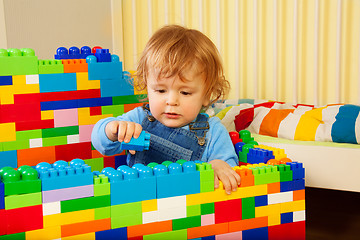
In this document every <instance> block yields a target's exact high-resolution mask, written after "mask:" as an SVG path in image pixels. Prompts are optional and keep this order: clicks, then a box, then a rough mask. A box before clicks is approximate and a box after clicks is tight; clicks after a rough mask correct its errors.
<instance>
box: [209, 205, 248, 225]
mask: <svg viewBox="0 0 360 240" xmlns="http://www.w3.org/2000/svg"><path fill="white" fill-rule="evenodd" d="M214 205H215V224H217V223H224V222H232V221H238V220H241V217H242V210H241V209H242V208H241V199H234V200H228V201H222V202H215V203H214Z"/></svg>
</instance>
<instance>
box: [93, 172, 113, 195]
mask: <svg viewBox="0 0 360 240" xmlns="http://www.w3.org/2000/svg"><path fill="white" fill-rule="evenodd" d="M103 195H110V183H109V178H108V177H106V176H105V175H103V174H100V175H99V176H98V177H94V196H103Z"/></svg>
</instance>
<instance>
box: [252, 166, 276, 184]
mask: <svg viewBox="0 0 360 240" xmlns="http://www.w3.org/2000/svg"><path fill="white" fill-rule="evenodd" d="M250 169H252V173H253V175H254V184H255V185H262V184H268V183H275V182H279V181H280V173H279V171H278V169H277V168H276V166H263V167H255V168H250Z"/></svg>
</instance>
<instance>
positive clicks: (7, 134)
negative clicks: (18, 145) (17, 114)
mask: <svg viewBox="0 0 360 240" xmlns="http://www.w3.org/2000/svg"><path fill="white" fill-rule="evenodd" d="M15 129H16V128H15V123H0V132H1V136H0V142H10V141H15V140H16V130H15Z"/></svg>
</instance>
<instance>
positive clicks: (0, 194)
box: [0, 180, 5, 209]
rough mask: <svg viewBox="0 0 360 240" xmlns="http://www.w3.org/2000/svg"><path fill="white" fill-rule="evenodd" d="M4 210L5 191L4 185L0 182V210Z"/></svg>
mask: <svg viewBox="0 0 360 240" xmlns="http://www.w3.org/2000/svg"><path fill="white" fill-rule="evenodd" d="M4 208H5V189H4V183H3V182H1V180H0V209H4Z"/></svg>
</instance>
